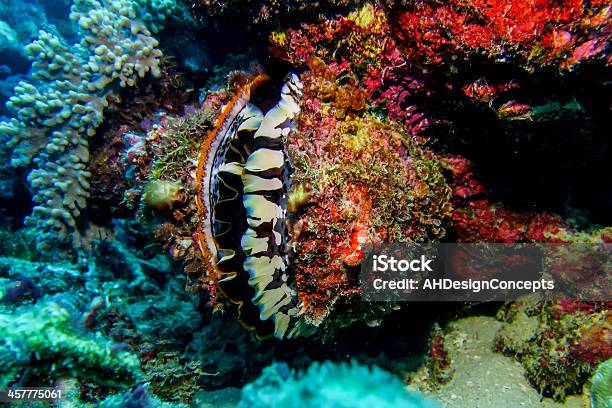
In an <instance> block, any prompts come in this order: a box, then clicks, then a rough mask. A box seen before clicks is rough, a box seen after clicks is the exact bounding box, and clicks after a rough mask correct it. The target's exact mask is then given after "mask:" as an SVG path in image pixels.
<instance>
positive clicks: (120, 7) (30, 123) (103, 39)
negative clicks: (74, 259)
mask: <svg viewBox="0 0 612 408" xmlns="http://www.w3.org/2000/svg"><path fill="white" fill-rule="evenodd" d="M137 4H138V3H135V2H133V1H131V0H112V1H111V0H108V1H97V0H75V2H74V4H73V6H72V9H71V13H70V18H71V20H72V21H74V22H76V23H77V25H78V32H79V37H80V38H82V40H81V41H80V42H79V43H78V44H74V45H68V44H66V42H65V41H64V40H63V39H62V38H60V37H58V36H57V35H55V34H53V33H50V32H46V31H40V33H39V39H38V40H36V41H34V42H33V43H32V44H30V45H29V46H27V47H26V52H27V54H28V56H29V58H30V59H31V60H33V64H32V70H31V75H30V79H29V81H28V82H26V81H22V82H20V83H19V85H18V86H16V87H15V95H14V96H13V97H11V98H10V100H9V102H7V107H8V108H9V109H10V110H11V111H13V112H14V113H15V117H13V118H12V119H11V120H10V121H7V122H2V123H0V133H4V134H6V135H8V137H9V138H10V140H9V143H8V145H9V147H12V148H13V149H14V152H13V158H12V161H11V164H12V165H13V166H15V167H26V166H30V165H31V164H32V163H33V165H34V166H33V167H34V169H33V170H32V171H31V172H30V174H29V175H28V182H29V183H30V186H31V188H32V192H33V199H34V202H35V203H36V206H35V207H34V210H33V213H32V215H31V216H30V217H29V218H28V220H27V224H28V225H30V226H32V227H35V229H36V230H38V231H39V239H40V249H43V248H45V247H48V246H49V245H48V244H49V243H53V242H67V241H68V240H69V238H70V237H74V236H75V235H76V234H77V233H78V231H77V228H76V221H75V220H76V219H77V218H78V216H79V215H80V212H81V210H82V209H83V208H85V206H86V200H87V198H88V197H89V191H88V190H89V181H88V179H89V178H90V177H91V174H90V172H89V171H88V162H89V148H88V137H91V136H93V135H94V134H95V133H96V128H97V127H98V126H99V125H100V124H101V123H102V120H103V112H104V108H105V107H106V106H107V105H108V97H109V96H110V95H113V94H114V93H115V92H116V91H117V89H118V88H119V87H125V86H133V85H134V84H135V83H136V81H137V79H138V78H139V77H140V78H142V77H144V76H145V74H147V73H148V72H150V73H151V74H152V75H153V76H154V77H159V76H160V74H161V71H160V62H161V61H160V57H161V56H162V53H161V51H160V50H159V49H158V48H157V47H158V41H157V40H156V39H155V38H154V37H152V36H151V32H150V31H149V29H148V28H147V26H146V25H145V23H144V22H143V21H142V20H141V18H140V17H141V16H140V14H144V15H145V16H147V15H148V12H147V10H142V11H139V10H141V9H140V8H138V7H136V6H137Z"/></svg>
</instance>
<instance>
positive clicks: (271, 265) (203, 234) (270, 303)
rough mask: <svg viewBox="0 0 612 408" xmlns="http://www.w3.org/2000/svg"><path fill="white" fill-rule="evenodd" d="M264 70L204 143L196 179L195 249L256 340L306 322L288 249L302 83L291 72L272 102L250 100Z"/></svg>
mask: <svg viewBox="0 0 612 408" xmlns="http://www.w3.org/2000/svg"><path fill="white" fill-rule="evenodd" d="M267 81H268V78H267V77H265V76H258V77H257V78H256V79H255V80H253V81H252V82H250V83H249V84H247V85H246V86H244V87H243V88H242V91H241V92H239V93H238V95H237V96H235V97H234V99H233V100H232V101H230V102H229V103H228V104H227V105H226V106H225V107H224V108H223V110H222V113H221V115H220V117H219V118H218V119H217V123H216V125H215V127H214V130H213V131H211V132H210V134H209V135H208V137H207V138H206V140H205V141H204V142H203V143H202V147H201V151H200V157H199V160H198V166H197V173H196V182H197V188H198V192H197V198H196V202H197V205H198V210H199V216H200V225H199V231H198V237H199V238H198V239H199V247H200V250H201V251H202V254H203V257H204V259H208V260H209V261H210V269H211V272H212V273H214V274H215V275H216V276H217V283H218V287H219V288H220V289H221V290H222V292H223V293H224V294H225V295H226V297H227V298H229V299H230V300H231V301H233V302H235V303H237V304H238V305H239V317H240V320H241V322H242V323H243V325H244V326H246V327H247V328H250V329H253V330H255V332H256V334H257V336H258V337H259V338H264V337H268V336H270V335H271V334H274V336H276V337H278V338H283V337H285V338H290V337H295V336H297V335H299V334H300V333H301V331H302V330H303V328H304V323H303V320H302V318H301V313H300V305H299V300H298V297H297V293H296V289H295V284H294V281H293V279H292V278H291V273H290V268H291V266H290V261H289V257H290V254H289V250H288V246H287V243H288V232H287V227H286V223H285V220H286V218H287V193H288V190H289V188H290V186H289V174H288V173H289V166H288V162H287V157H286V154H285V151H284V147H283V146H284V144H283V139H284V138H286V137H287V136H288V135H289V134H290V133H291V132H293V131H294V130H295V120H296V117H297V115H298V113H299V110H300V107H299V99H300V97H301V96H302V84H301V82H300V80H299V78H298V77H297V76H296V75H290V76H289V79H288V80H287V81H286V82H285V84H284V85H283V87H282V90H281V94H280V100H278V102H277V103H276V104H275V105H274V106H272V108H270V109H268V110H267V111H264V108H263V107H259V106H256V105H255V104H254V103H252V102H251V99H252V94H253V93H254V92H256V91H257V88H258V87H260V86H261V85H262V84H263V83H265V82H267Z"/></svg>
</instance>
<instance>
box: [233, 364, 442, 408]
mask: <svg viewBox="0 0 612 408" xmlns="http://www.w3.org/2000/svg"><path fill="white" fill-rule="evenodd" d="M322 406H325V407H334V408H340V407H371V406H393V407H405V408H412V407H414V408H417V407H423V408H425V407H430V408H434V407H436V406H437V404H436V403H435V402H433V401H431V400H429V399H426V398H425V397H423V396H421V395H420V394H416V393H413V392H408V391H407V390H406V388H405V385H404V384H403V383H402V382H401V381H400V380H399V379H398V378H396V377H394V376H393V375H391V374H389V373H387V372H386V371H384V370H382V369H380V368H378V367H367V366H362V365H360V364H357V363H355V362H353V363H350V364H349V363H340V364H335V363H332V362H329V361H326V362H323V363H320V364H319V363H313V364H312V365H311V366H310V367H309V368H308V369H307V370H306V371H305V372H303V373H296V372H294V371H293V370H291V369H290V368H289V367H288V366H287V365H286V364H284V363H276V364H273V365H271V366H269V367H267V368H266V369H264V371H263V373H262V376H261V377H259V378H258V379H257V380H256V381H255V382H253V383H251V384H248V385H246V386H245V387H244V388H243V390H242V399H241V401H240V404H238V407H240V408H247V407H255V408H259V407H262V408H263V407H271V408H275V407H278V408H280V407H287V408H289V407H291V408H293V407H322Z"/></svg>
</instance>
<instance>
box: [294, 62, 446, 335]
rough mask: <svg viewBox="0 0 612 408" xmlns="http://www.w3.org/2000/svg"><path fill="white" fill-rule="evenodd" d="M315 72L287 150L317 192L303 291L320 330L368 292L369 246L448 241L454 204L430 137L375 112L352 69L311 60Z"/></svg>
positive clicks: (301, 251) (298, 227)
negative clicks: (361, 275)
mask: <svg viewBox="0 0 612 408" xmlns="http://www.w3.org/2000/svg"><path fill="white" fill-rule="evenodd" d="M310 67H311V69H310V70H309V71H307V72H306V73H304V74H303V81H304V97H303V101H302V113H301V115H300V119H299V123H298V129H297V132H296V134H295V136H294V137H290V138H289V139H288V141H287V147H286V148H287V151H288V154H289V157H290V158H291V161H292V163H293V167H294V173H293V174H292V176H291V180H292V184H293V186H294V187H295V188H296V189H302V190H303V191H305V192H307V194H308V199H307V200H305V203H303V204H302V206H301V207H299V208H298V209H297V211H296V212H295V214H294V217H295V219H296V221H295V223H294V226H293V232H292V238H293V246H294V252H295V257H294V260H293V266H294V270H295V273H296V279H297V287H298V294H299V296H300V300H301V301H302V303H303V304H304V311H305V314H306V319H307V320H308V321H309V322H311V323H312V324H314V325H316V326H318V325H320V324H321V323H323V322H324V321H325V319H326V318H327V317H328V315H329V314H330V313H331V311H332V310H333V309H334V306H335V304H336V302H338V301H341V300H342V301H348V300H349V299H350V298H354V297H355V296H357V295H358V294H359V290H358V283H357V279H356V275H355V267H356V266H358V265H359V264H360V263H361V261H362V260H363V259H364V257H365V253H366V252H367V250H368V249H369V248H372V247H373V246H375V245H379V244H381V243H384V242H423V241H426V240H432V239H433V240H435V239H439V238H441V237H442V236H443V235H444V234H445V230H444V223H445V222H446V219H447V217H448V215H449V214H450V211H451V205H450V203H449V199H450V189H449V188H448V187H447V185H446V181H445V179H444V178H443V176H442V173H441V171H440V170H441V169H440V166H439V164H438V163H437V161H436V159H435V158H434V157H433V155H432V154H431V152H429V151H427V150H425V147H424V146H423V140H422V139H419V138H413V137H411V136H410V135H409V134H407V133H406V132H405V129H404V128H402V127H401V126H398V125H396V124H393V123H384V122H383V121H381V120H380V119H379V118H377V117H376V116H374V115H372V114H369V113H367V111H366V106H365V101H364V99H365V95H366V93H365V91H364V90H363V88H360V87H359V85H358V82H356V78H355V77H354V76H351V72H350V70H349V69H348V67H347V66H345V65H340V64H331V65H329V66H327V65H326V64H325V63H324V62H322V61H320V60H311V61H310ZM341 72H342V73H343V75H344V79H343V81H344V82H345V85H341V86H340V85H338V81H339V75H340V73H341ZM297 191H300V190H297ZM332 320H335V319H332ZM339 321H340V319H338V320H337V322H339Z"/></svg>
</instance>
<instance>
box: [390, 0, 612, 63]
mask: <svg viewBox="0 0 612 408" xmlns="http://www.w3.org/2000/svg"><path fill="white" fill-rule="evenodd" d="M609 23H610V5H609V4H607V3H605V2H601V1H596V2H593V1H586V0H563V1H553V0H530V1H522V0H469V1H467V2H466V1H462V0H451V1H448V2H443V3H440V2H435V1H424V2H418V3H416V4H414V5H412V6H411V7H410V8H409V9H407V10H403V11H400V12H399V17H398V18H397V20H396V24H395V25H394V29H395V32H396V34H397V38H398V39H399V40H400V41H401V44H402V45H403V46H404V50H405V53H406V57H407V58H408V59H410V60H412V61H415V62H416V61H420V62H422V63H427V64H444V63H451V61H452V58H450V57H452V56H455V57H463V58H468V57H471V56H473V55H482V56H485V57H488V58H493V59H494V58H498V57H499V58H507V59H508V58H509V59H514V60H515V61H516V62H517V63H519V64H521V65H523V66H530V65H533V66H546V65H555V66H557V67H558V68H562V69H565V68H572V67H573V66H574V65H576V64H577V63H579V62H581V61H584V60H586V59H589V58H601V59H603V60H604V61H605V62H606V63H608V64H609V63H610V60H609V59H608V57H607V56H606V55H605V52H604V51H605V49H606V47H607V43H608V42H609V39H610V36H611V34H612V30H611V28H610V24H609Z"/></svg>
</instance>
